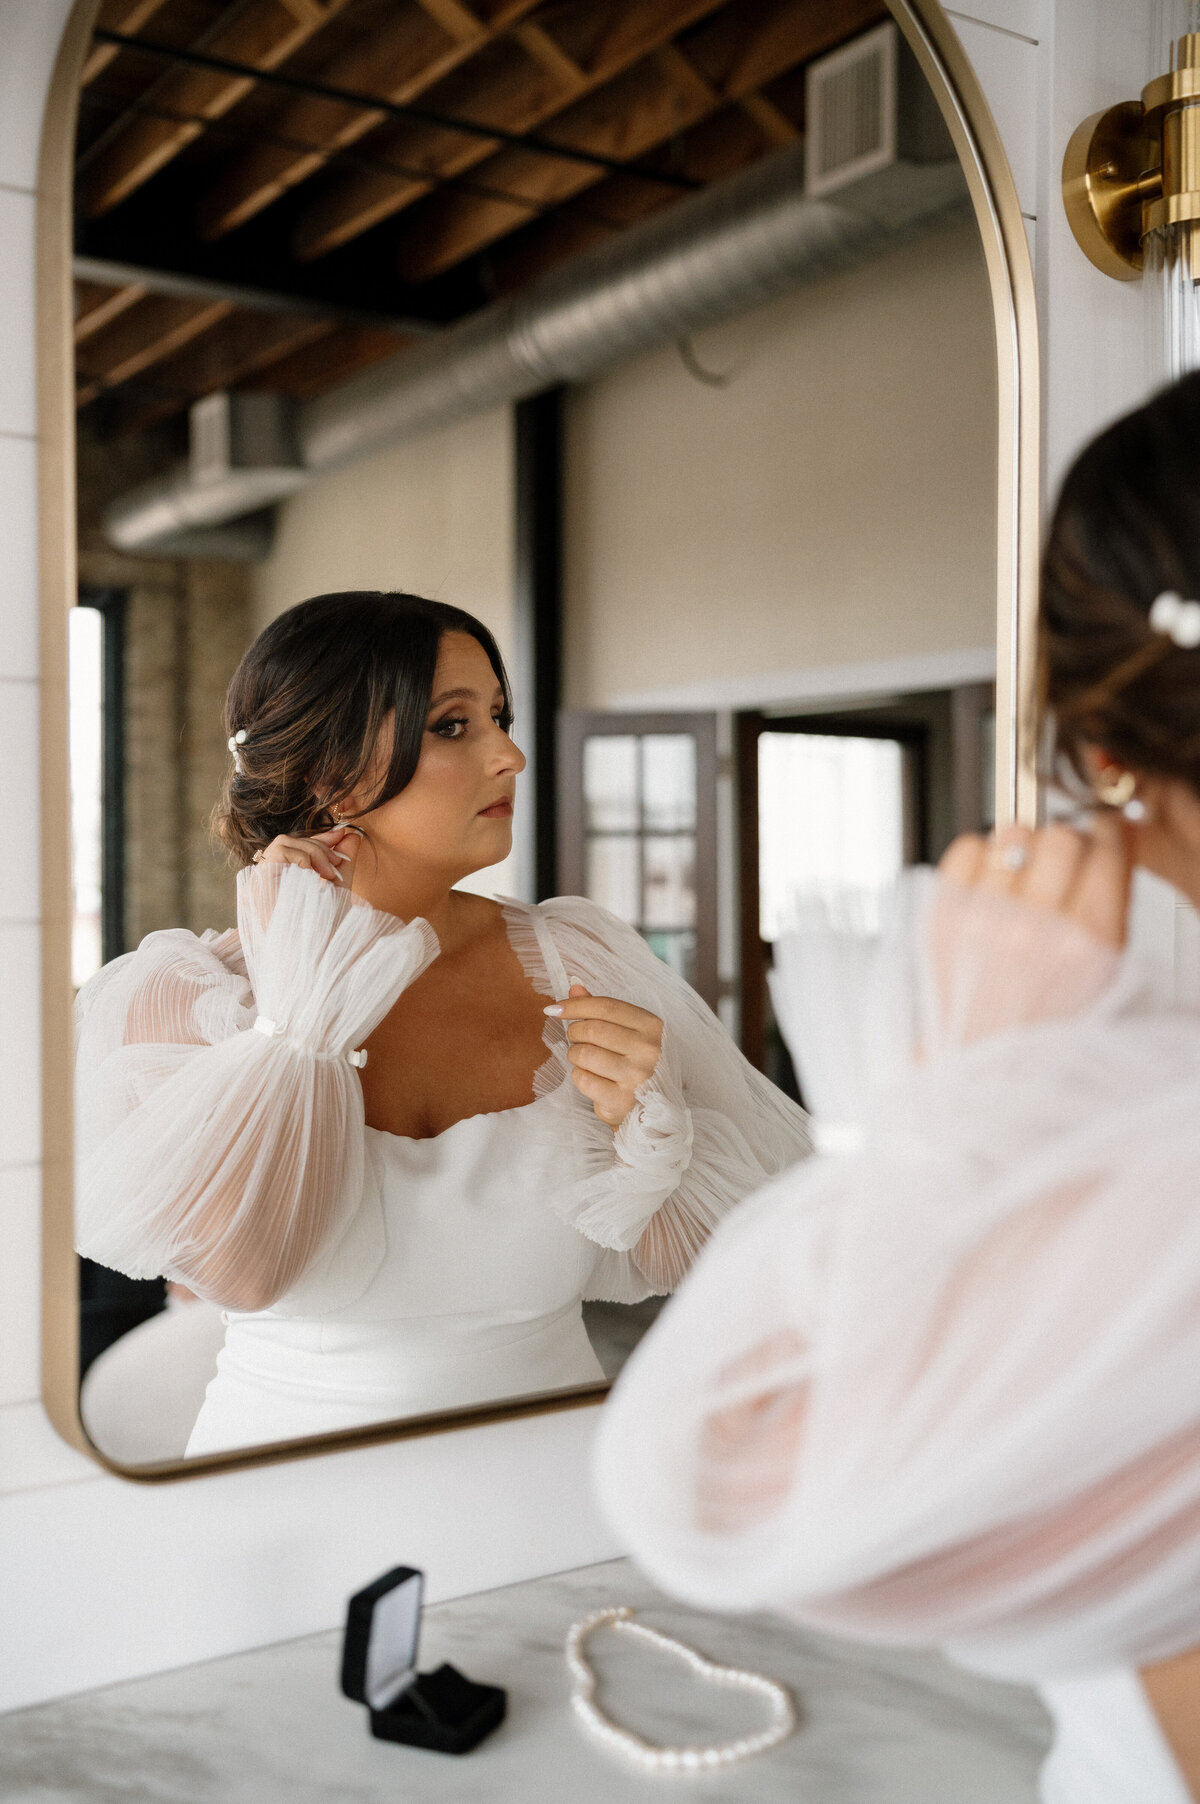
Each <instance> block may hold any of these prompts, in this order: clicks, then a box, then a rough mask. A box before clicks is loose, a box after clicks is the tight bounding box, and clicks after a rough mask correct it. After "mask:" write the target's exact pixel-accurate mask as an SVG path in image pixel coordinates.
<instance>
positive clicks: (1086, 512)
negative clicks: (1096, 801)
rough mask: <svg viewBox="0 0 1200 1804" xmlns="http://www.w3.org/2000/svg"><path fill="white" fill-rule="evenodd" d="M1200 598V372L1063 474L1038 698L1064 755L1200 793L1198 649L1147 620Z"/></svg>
mask: <svg viewBox="0 0 1200 1804" xmlns="http://www.w3.org/2000/svg"><path fill="white" fill-rule="evenodd" d="M1164 590H1173V591H1174V592H1175V593H1177V594H1179V595H1181V596H1183V597H1185V598H1186V599H1193V598H1198V599H1200V373H1197V374H1195V375H1190V376H1185V377H1184V379H1183V380H1182V381H1181V382H1177V383H1175V384H1174V385H1173V386H1172V387H1170V388H1167V389H1164V390H1163V391H1162V393H1161V394H1158V395H1155V396H1154V398H1153V399H1152V400H1151V401H1149V402H1147V403H1146V405H1145V406H1144V407H1139V408H1138V409H1137V411H1136V412H1135V413H1131V414H1127V415H1126V416H1125V418H1124V419H1121V420H1118V421H1117V423H1116V424H1115V425H1114V426H1110V427H1109V428H1108V430H1107V431H1105V432H1102V433H1101V434H1100V436H1099V438H1096V439H1094V440H1093V441H1092V443H1091V444H1090V445H1089V446H1088V447H1087V449H1086V450H1085V451H1084V452H1083V453H1082V454H1081V456H1080V457H1079V458H1078V459H1077V461H1076V462H1075V464H1074V465H1073V467H1072V469H1071V470H1070V472H1069V474H1068V475H1067V478H1066V481H1065V482H1064V483H1063V487H1062V493H1061V494H1060V496H1059V500H1058V506H1057V508H1056V509H1055V513H1054V519H1053V521H1052V523H1051V527H1050V536H1049V540H1048V542H1047V545H1046V553H1045V559H1044V563H1043V570H1042V597H1041V637H1040V660H1041V678H1042V695H1043V700H1044V702H1045V704H1046V706H1047V707H1048V708H1049V709H1050V710H1052V712H1053V716H1054V723H1055V735H1056V743H1057V751H1058V753H1059V754H1060V765H1065V766H1066V767H1067V768H1068V769H1069V770H1073V771H1074V773H1075V775H1076V776H1077V777H1079V778H1081V779H1083V780H1084V781H1086V772H1085V769H1084V764H1083V752H1084V748H1085V747H1086V746H1088V745H1094V746H1098V747H1100V748H1102V749H1103V750H1104V751H1106V752H1108V753H1110V754H1111V756H1112V757H1113V758H1115V759H1116V760H1117V761H1118V762H1119V763H1120V764H1122V765H1124V766H1125V767H1126V768H1128V769H1131V770H1135V771H1143V770H1144V771H1151V772H1154V773H1156V774H1157V775H1160V776H1169V777H1181V778H1183V780H1184V781H1185V782H1187V783H1189V784H1190V785H1191V786H1192V788H1193V789H1195V790H1197V791H1200V650H1187V649H1184V648H1182V647H1180V646H1177V645H1175V644H1174V642H1173V641H1172V640H1171V639H1170V638H1169V637H1168V636H1167V635H1166V634H1164V633H1160V632H1156V631H1155V630H1154V629H1153V628H1152V627H1151V625H1150V621H1149V614H1150V609H1151V607H1152V606H1153V605H1154V602H1155V600H1156V599H1157V597H1158V596H1159V595H1161V594H1162V593H1163V592H1164Z"/></svg>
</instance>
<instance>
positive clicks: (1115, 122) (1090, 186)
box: [1062, 8, 1200, 379]
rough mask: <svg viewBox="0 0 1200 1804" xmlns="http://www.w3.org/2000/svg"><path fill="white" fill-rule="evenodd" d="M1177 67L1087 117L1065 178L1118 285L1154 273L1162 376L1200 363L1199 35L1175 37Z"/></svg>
mask: <svg viewBox="0 0 1200 1804" xmlns="http://www.w3.org/2000/svg"><path fill="white" fill-rule="evenodd" d="M1193 10H1194V9H1193V8H1189V11H1193ZM1189 22H1190V23H1193V24H1196V25H1198V26H1200V19H1196V18H1195V17H1194V16H1193V17H1192V18H1191V19H1190V20H1189ZM1170 63H1171V67H1170V69H1169V71H1168V73H1167V74H1165V75H1160V76H1157V77H1156V78H1155V79H1154V80H1153V81H1152V82H1150V83H1149V85H1148V86H1147V87H1146V88H1144V89H1143V91H1142V98H1141V99H1140V100H1125V101H1121V102H1120V103H1119V105H1117V106H1113V107H1108V108H1107V109H1106V110H1105V111H1103V112H1100V113H1095V114H1093V116H1092V117H1091V118H1090V119H1085V120H1084V121H1083V123H1082V125H1080V126H1079V127H1078V128H1077V130H1076V131H1075V132H1074V133H1073V135H1072V137H1071V141H1070V143H1069V144H1068V145H1067V151H1066V155H1065V157H1064V158H1063V178H1062V180H1063V201H1064V204H1065V206H1066V210H1067V218H1068V220H1069V221H1070V225H1071V230H1072V232H1073V233H1074V235H1075V240H1076V242H1077V244H1078V245H1079V247H1080V249H1081V250H1082V251H1083V253H1084V255H1085V256H1086V257H1088V258H1089V260H1090V261H1091V262H1092V263H1094V264H1095V266H1096V268H1097V269H1099V270H1102V271H1103V272H1104V274H1105V275H1107V276H1115V277H1116V278H1117V280H1118V281H1123V282H1130V281H1136V280H1137V279H1138V277H1139V276H1141V275H1143V274H1144V275H1145V276H1146V279H1147V311H1148V324H1149V327H1150V358H1151V367H1152V369H1153V370H1154V372H1155V373H1156V374H1157V375H1158V376H1159V377H1160V379H1161V378H1162V377H1167V378H1171V377H1175V376H1180V375H1182V374H1183V373H1184V371H1185V370H1190V369H1195V368H1197V367H1200V286H1198V285H1200V29H1197V30H1192V31H1187V32H1184V33H1183V34H1182V35H1181V36H1179V37H1174V36H1173V37H1171V39H1170Z"/></svg>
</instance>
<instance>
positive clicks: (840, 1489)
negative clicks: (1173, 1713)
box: [597, 872, 1200, 1804]
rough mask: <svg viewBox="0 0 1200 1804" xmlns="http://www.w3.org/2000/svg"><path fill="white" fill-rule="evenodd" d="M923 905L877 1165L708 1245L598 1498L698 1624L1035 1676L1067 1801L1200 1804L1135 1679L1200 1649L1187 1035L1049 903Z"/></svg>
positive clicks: (831, 1176)
mask: <svg viewBox="0 0 1200 1804" xmlns="http://www.w3.org/2000/svg"><path fill="white" fill-rule="evenodd" d="M905 895H906V907H905V909H904V910H902V918H901V921H900V925H899V927H898V929H897V932H896V934H895V936H894V939H893V941H892V943H891V945H890V947H889V948H888V950H887V952H886V955H885V958H884V962H883V967H882V974H881V985H880V989H879V992H878V994H879V998H880V1005H879V1009H878V1013H877V1017H876V1020H875V1022H874V1026H873V1031H872V1034H871V1036H870V1044H871V1047H872V1051H873V1055H874V1057H875V1058H876V1060H877V1062H878V1063H879V1065H880V1071H879V1072H878V1074H877V1076H878V1084H879V1087H878V1088H877V1090H876V1093H875V1095H874V1099H873V1102H872V1106H871V1108H870V1109H869V1110H868V1117H867V1129H866V1134H865V1139H864V1143H863V1146H862V1150H861V1151H859V1152H857V1153H855V1154H854V1155H853V1156H849V1157H845V1158H842V1159H835V1158H817V1159H812V1160H809V1161H807V1162H806V1163H805V1164H804V1165H803V1166H800V1167H797V1168H796V1169H795V1170H793V1171H790V1172H788V1173H787V1174H785V1175H784V1176H783V1177H781V1178H778V1179H776V1180H774V1181H773V1182H772V1183H771V1184H770V1185H768V1186H767V1187H766V1188H765V1189H764V1190H763V1191H762V1192H761V1193H760V1194H759V1195H758V1196H756V1197H754V1198H751V1199H749V1200H748V1201H747V1202H745V1203H744V1204H743V1206H742V1207H741V1208H740V1209H739V1210H738V1211H737V1214H736V1216H735V1217H733V1218H732V1219H731V1220H729V1221H728V1222H727V1223H726V1224H725V1225H724V1226H723V1227H722V1228H721V1229H720V1230H719V1231H718V1233H717V1234H716V1235H715V1237H714V1238H713V1240H712V1242H711V1244H710V1245H709V1246H708V1247H707V1248H706V1249H705V1251H704V1253H703V1254H702V1255H701V1257H700V1259H699V1261H698V1262H697V1264H696V1266H695V1268H694V1270H693V1271H692V1272H691V1274H690V1275H689V1277H688V1278H687V1279H686V1281H685V1282H684V1284H683V1285H682V1288H681V1289H680V1292H679V1295H678V1296H677V1297H675V1298H674V1299H673V1301H672V1302H671V1304H670V1305H669V1306H668V1308H667V1309H666V1310H665V1311H664V1313H663V1315H662V1316H661V1317H660V1319H659V1321H658V1323H657V1324H656V1326H655V1327H654V1328H653V1329H652V1330H651V1331H650V1333H649V1334H648V1335H647V1336H646V1338H645V1339H644V1340H643V1341H642V1342H641V1344H640V1345H639V1346H638V1347H637V1348H636V1349H635V1351H634V1353H633V1355H632V1357H631V1359H630V1361H629V1363H628V1364H627V1365H626V1367H625V1369H624V1371H623V1372H622V1374H621V1377H620V1378H619V1380H618V1382H617V1386H616V1389H615V1391H614V1393H613V1396H612V1398H611V1399H610V1401H609V1403H608V1405H607V1406H606V1408H605V1410H604V1413H603V1417H602V1421H601V1430H600V1437H599V1446H598V1454H597V1459H598V1484H599V1489H600V1494H601V1498H602V1501H603V1504H604V1506H605V1508H606V1510H607V1513H608V1515H609V1517H610V1519H611V1520H612V1522H613V1524H614V1525H615V1527H616V1528H617V1530H618V1531H619V1533H620V1534H621V1536H622V1538H623V1540H624V1542H625V1544H626V1546H627V1547H628V1548H629V1549H630V1551H631V1552H632V1553H633V1554H634V1555H635V1557H636V1558H637V1559H638V1560H639V1562H640V1563H641V1564H642V1566H643V1567H644V1568H645V1569H646V1571H647V1572H648V1573H649V1574H650V1575H651V1576H652V1577H653V1578H654V1579H655V1580H656V1581H657V1582H658V1583H660V1584H661V1585H663V1587H664V1588H666V1589H667V1590H669V1591H672V1592H674V1593H675V1594H677V1595H679V1596H682V1597H684V1598H686V1599H688V1600H689V1601H691V1602H693V1603H695V1604H697V1605H701V1606H705V1607H708V1608H714V1607H715V1608H718V1609H730V1610H733V1609H762V1608H777V1609H784V1608H786V1610H787V1611H788V1612H789V1613H794V1614H795V1615H796V1616H798V1617H799V1618H800V1619H801V1620H803V1621H805V1622H808V1623H811V1624H813V1625H815V1626H818V1627H821V1628H824V1629H834V1630H838V1631H841V1632H842V1633H845V1634H846V1635H849V1636H852V1637H856V1638H859V1639H865V1640H875V1641H879V1642H888V1643H894V1644H904V1643H907V1644H916V1645H925V1646H939V1647H941V1648H943V1649H944V1650H945V1651H946V1652H947V1653H948V1654H950V1655H951V1656H952V1657H953V1658H956V1659H958V1660H959V1661H961V1662H963V1663H965V1664H968V1665H970V1666H972V1667H974V1668H975V1669H977V1670H980V1671H983V1672H988V1673H991V1674H994V1675H996V1676H998V1677H1001V1678H1005V1679H1010V1680H1017V1681H1023V1682H1025V1683H1028V1684H1033V1685H1036V1686H1038V1687H1039V1688H1040V1690H1041V1692H1042V1695H1043V1697H1044V1699H1045V1702H1046V1704H1047V1706H1048V1708H1049V1710H1050V1712H1051V1715H1052V1716H1053V1718H1054V1720H1055V1724H1056V1729H1057V1734H1056V1740H1055V1745H1054V1748H1053V1750H1052V1753H1051V1755H1050V1758H1049V1760H1048V1762H1047V1764H1046V1767H1045V1769H1044V1773H1043V1777H1042V1796H1043V1799H1044V1800H1045V1804H1186V1800H1187V1799H1188V1798H1189V1795H1190V1794H1189V1792H1188V1789H1187V1787H1186V1784H1185V1782H1184V1780H1183V1777H1182V1775H1181V1773H1180V1771H1179V1768H1178V1766H1177V1764H1176V1762H1175V1760H1174V1758H1173V1756H1172V1754H1171V1751H1170V1748H1169V1746H1168V1744H1167V1742H1166V1740H1165V1738H1164V1736H1163V1735H1162V1733H1161V1731H1160V1729H1159V1727H1158V1724H1157V1720H1156V1718H1155V1717H1154V1715H1153V1712H1152V1711H1151V1709H1150V1706H1149V1703H1148V1702H1147V1699H1146V1695H1145V1693H1144V1691H1143V1689H1142V1687H1141V1684H1140V1681H1139V1680H1138V1678H1137V1670H1136V1669H1138V1668H1140V1667H1144V1666H1147V1665H1151V1664H1153V1663H1154V1662H1156V1661H1159V1660H1164V1659H1168V1658H1170V1657H1171V1656H1173V1655H1175V1654H1178V1653H1181V1652H1184V1651H1185V1650H1187V1649H1189V1648H1192V1647H1195V1646H1198V1645H1200V1106H1198V1099H1200V1015H1197V1014H1196V1013H1195V1012H1192V1011H1188V1010H1183V1009H1179V1008H1177V1007H1173V1006H1171V1005H1170V1004H1169V1003H1166V1002H1164V1001H1162V1000H1159V999H1156V997H1155V996H1154V994H1153V993H1152V988H1151V985H1150V982H1149V980H1148V979H1147V978H1146V977H1145V976H1144V975H1143V974H1142V973H1141V971H1140V970H1139V967H1138V965H1137V962H1136V961H1135V960H1133V959H1132V958H1130V957H1128V956H1125V957H1121V956H1120V955H1118V954H1117V953H1115V952H1113V951H1111V950H1109V949H1107V948H1105V947H1103V946H1102V945H1100V943H1099V942H1097V941H1095V940H1092V939H1091V938H1090V937H1089V936H1088V935H1086V934H1085V933H1083V932H1082V931H1081V930H1079V929H1077V928H1075V927H1073V926H1071V925H1070V924H1069V923H1067V922H1066V921H1064V920H1062V919H1061V918H1059V917H1058V916H1056V915H1052V914H1050V913H1049V912H1046V911H1043V910H1040V909H1037V908H1033V907H1030V906H1028V905H1026V904H1021V903H1015V902H1011V901H1008V900H1007V899H1004V898H999V897H993V896H990V895H980V894H978V893H976V892H972V891H967V890H964V889H961V888H959V887H958V886H956V885H953V884H948V883H940V882H937V881H936V880H935V878H934V877H933V875H932V873H928V872H925V873H920V874H918V875H916V876H914V877H913V878H912V879H910V880H909V881H908V882H907V886H906V892H905Z"/></svg>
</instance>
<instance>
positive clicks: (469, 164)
mask: <svg viewBox="0 0 1200 1804" xmlns="http://www.w3.org/2000/svg"><path fill="white" fill-rule="evenodd" d="M719 4H720V0H659V3H658V4H657V5H652V6H651V5H647V4H646V0H620V3H619V4H618V5H616V6H615V7H610V8H609V9H608V13H609V17H610V18H613V14H614V13H615V14H616V18H613V22H612V25H611V27H610V29H609V31H608V33H607V35H606V36H605V38H604V39H603V41H602V44H601V46H600V50H599V52H598V54H597V55H596V56H594V57H593V58H592V60H591V61H590V62H589V63H588V66H587V71H586V76H587V87H586V90H582V89H577V90H576V92H575V94H573V95H565V94H564V93H563V91H562V88H561V86H560V85H559V84H558V83H557V82H555V81H554V79H553V78H551V77H549V76H548V75H547V72H546V69H545V68H544V66H543V65H542V64H541V63H540V62H537V61H535V59H533V58H532V57H529V56H528V55H527V54H526V56H525V57H524V60H523V63H522V62H516V61H514V62H512V63H505V64H499V65H491V66H486V67H480V68H475V67H473V66H472V65H471V64H468V65H467V66H466V67H465V69H464V70H463V71H462V72H461V80H460V82H459V84H458V86H457V90H456V91H455V92H454V95H453V98H454V102H455V111H456V112H462V113H469V114H470V116H471V117H472V118H475V119H478V120H480V121H481V122H484V123H486V124H488V125H494V126H496V127H497V128H498V127H501V126H503V127H504V128H506V131H507V133H508V135H509V136H516V137H528V135H529V134H532V133H533V132H534V130H535V128H538V127H540V126H543V125H547V124H549V125H550V126H551V131H552V137H553V141H554V142H555V143H556V144H558V143H560V142H561V143H563V144H570V143H571V140H570V137H569V135H565V134H564V133H563V132H562V130H561V124H562V120H561V115H562V113H563V110H564V102H567V103H568V104H569V105H577V104H578V95H579V94H580V93H583V92H587V93H589V94H590V93H593V92H595V91H597V90H600V89H602V88H604V87H605V86H606V85H607V84H608V83H609V82H611V81H613V80H614V79H615V78H616V77H618V76H620V75H622V74H624V73H625V71H626V70H627V69H629V68H631V67H632V66H633V65H634V64H636V63H637V62H638V61H640V60H641V58H643V57H645V56H647V55H648V54H649V53H650V52H651V51H653V50H655V49H657V48H658V46H659V45H661V44H663V43H665V42H667V40H668V39H670V38H671V37H673V36H674V35H675V34H676V33H677V32H679V31H682V30H683V29H685V28H686V27H687V26H688V25H691V24H694V23H695V22H696V21H697V20H698V19H702V18H704V17H705V16H706V15H707V14H709V13H712V12H714V11H716V10H717V7H718V5H719ZM618 27H622V28H620V29H619V28H618ZM443 91H445V90H443ZM500 138H501V134H500V132H499V130H497V134H496V141H493V142H490V143H489V142H488V141H487V140H486V139H485V140H481V141H479V142H476V143H474V144H468V143H464V142H463V141H462V140H461V139H458V140H456V139H455V138H454V136H453V134H449V135H447V134H445V133H437V132H430V131H426V132H421V131H420V130H418V129H414V128H412V127H409V128H402V127H397V128H396V130H395V132H394V133H393V134H391V135H390V136H389V137H388V138H387V140H386V144H385V145H384V146H381V148H382V149H383V150H384V153H385V154H388V155H391V156H393V157H394V158H395V160H396V161H398V162H401V163H403V164H405V165H406V166H409V167H418V168H424V169H428V170H429V172H430V174H429V179H428V180H427V181H424V182H421V181H405V180H399V179H397V178H395V177H392V176H388V175H386V174H383V173H375V172H374V171H354V172H352V173H347V174H343V175H340V176H339V177H338V178H337V179H336V180H335V181H331V182H330V184H329V186H328V187H327V189H326V192H325V193H324V194H323V195H322V196H321V197H320V199H318V200H317V201H315V202H314V203H313V205H312V207H311V208H310V209H309V210H308V211H307V212H306V213H305V214H304V216H303V217H302V219H301V221H300V223H299V226H298V228H297V233H296V254H297V256H299V257H302V258H305V259H312V258H316V257H321V256H325V255H327V254H328V253H329V252H330V251H332V250H334V249H336V248H337V247H338V246H340V245H343V244H346V243H348V242H349V241H350V240H351V239H352V238H355V237H357V236H358V235H359V234H361V233H363V232H365V231H367V230H369V229H370V228H371V227H372V226H376V225H378V224H379V223H380V222H381V221H382V220H384V219H390V218H392V217H393V216H394V215H395V214H397V213H399V212H402V211H403V210H404V208H406V207H409V206H411V205H412V204H413V203H414V202H415V201H417V200H420V199H422V198H423V196H424V195H426V194H428V193H429V192H430V191H431V189H433V188H434V187H435V186H437V185H438V184H439V183H442V182H446V181H449V180H451V179H452V178H453V177H455V176H460V175H464V174H466V173H467V172H468V171H469V170H474V169H475V168H476V167H477V166H478V165H479V164H480V163H481V162H483V161H484V160H485V159H486V158H487V157H488V156H490V155H492V154H494V153H495V152H496V151H497V150H498V149H499V148H500ZM509 148H511V149H514V150H516V149H521V148H527V146H516V145H514V146H510V147H509ZM572 150H573V151H574V152H575V155H574V156H573V158H572V159H571V160H572V161H578V162H580V164H581V166H586V163H585V161H584V158H585V156H586V154H587V153H586V152H582V151H581V150H580V148H579V147H578V146H575V145H572ZM604 154H605V159H606V160H607V161H608V162H609V163H610V165H613V164H618V165H619V164H620V163H621V162H628V161H629V160H630V159H629V157H615V156H612V154H611V153H608V152H606V153H604ZM548 166H549V165H548ZM592 166H593V167H594V168H597V169H599V168H600V166H601V165H600V162H599V161H596V162H594V163H593V165H592ZM663 173H665V174H669V172H663ZM687 185H689V184H687V183H680V186H687Z"/></svg>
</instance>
